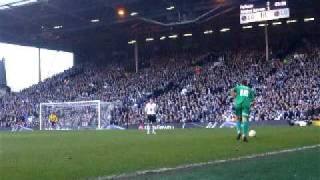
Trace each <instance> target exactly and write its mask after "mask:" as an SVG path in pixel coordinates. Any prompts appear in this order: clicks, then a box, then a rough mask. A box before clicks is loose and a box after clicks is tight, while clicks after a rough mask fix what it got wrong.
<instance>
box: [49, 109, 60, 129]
mask: <svg viewBox="0 0 320 180" xmlns="http://www.w3.org/2000/svg"><path fill="white" fill-rule="evenodd" d="M49 121H50V123H51V128H52V129H55V127H56V123H57V122H58V116H57V114H56V113H55V112H53V113H51V114H50V115H49Z"/></svg>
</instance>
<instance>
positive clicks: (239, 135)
mask: <svg viewBox="0 0 320 180" xmlns="http://www.w3.org/2000/svg"><path fill="white" fill-rule="evenodd" d="M240 138H241V133H239V134H238V135H237V140H238V141H239V140H240Z"/></svg>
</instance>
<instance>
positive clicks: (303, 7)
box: [0, 0, 320, 49]
mask: <svg viewBox="0 0 320 180" xmlns="http://www.w3.org/2000/svg"><path fill="white" fill-rule="evenodd" d="M251 1H252V0H251ZM289 3H290V8H291V9H292V11H291V16H293V17H297V18H304V17H316V19H319V11H318V10H317V9H316V7H320V5H319V2H318V1H317V0H310V1H304V0H291V1H289ZM239 4H240V2H239V0H67V1H66V0H1V3H0V41H4V42H11V43H17V44H27V45H34V46H41V47H52V48H57V49H72V48H74V47H77V46H82V45H85V44H88V43H96V44H103V45H114V43H117V42H120V41H126V42H127V40H128V39H130V38H132V37H135V36H139V35H141V34H144V35H148V34H150V33H158V32H173V30H177V31H178V30H179V29H181V28H186V29H191V28H192V27H193V26H195V25H196V26H203V28H204V29H205V28H206V27H210V26H212V25H214V26H220V27H224V25H225V24H228V25H229V26H240V25H239ZM191 30H192V29H191Z"/></svg>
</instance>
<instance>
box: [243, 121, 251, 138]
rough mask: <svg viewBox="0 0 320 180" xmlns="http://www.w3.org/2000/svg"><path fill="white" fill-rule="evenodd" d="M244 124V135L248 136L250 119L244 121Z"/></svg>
mask: <svg viewBox="0 0 320 180" xmlns="http://www.w3.org/2000/svg"><path fill="white" fill-rule="evenodd" d="M242 124H243V126H242V128H243V130H242V132H243V134H244V136H248V133H249V122H248V121H245V122H243V123H242Z"/></svg>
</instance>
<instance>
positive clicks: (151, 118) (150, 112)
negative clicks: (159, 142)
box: [144, 98, 157, 134]
mask: <svg viewBox="0 0 320 180" xmlns="http://www.w3.org/2000/svg"><path fill="white" fill-rule="evenodd" d="M144 111H145V113H146V114H147V118H148V123H147V134H150V129H151V130H152V134H156V132H155V130H154V127H153V125H152V124H153V123H156V112H157V104H156V103H154V102H153V99H152V98H150V100H149V102H148V103H147V104H146V107H145V108H144Z"/></svg>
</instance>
